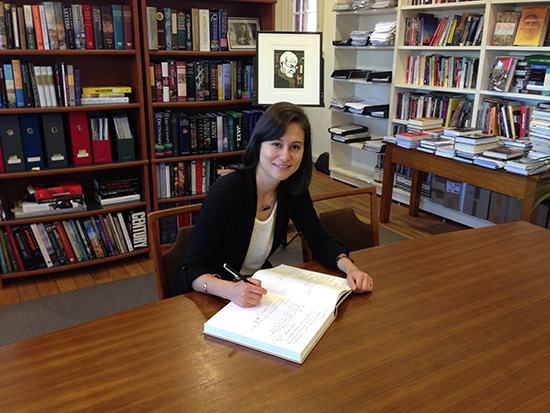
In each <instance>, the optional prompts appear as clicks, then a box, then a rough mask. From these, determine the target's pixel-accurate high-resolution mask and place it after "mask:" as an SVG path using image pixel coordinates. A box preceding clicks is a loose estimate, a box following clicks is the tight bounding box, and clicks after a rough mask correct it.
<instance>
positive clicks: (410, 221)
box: [0, 171, 466, 305]
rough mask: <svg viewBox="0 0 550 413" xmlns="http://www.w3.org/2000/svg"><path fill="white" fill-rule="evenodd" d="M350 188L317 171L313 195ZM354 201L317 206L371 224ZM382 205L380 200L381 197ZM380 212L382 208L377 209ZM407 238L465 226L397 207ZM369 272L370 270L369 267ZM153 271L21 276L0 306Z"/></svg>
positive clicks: (142, 261)
mask: <svg viewBox="0 0 550 413" xmlns="http://www.w3.org/2000/svg"><path fill="white" fill-rule="evenodd" d="M345 188H349V186H348V185H346V184H344V183H341V182H338V181H334V180H331V179H330V178H329V177H328V176H327V175H325V174H322V173H320V172H317V171H315V172H314V176H313V181H312V183H311V186H310V191H311V193H312V194H317V193H324V192H331V191H335V190H341V189H345ZM354 198H355V199H353V200H351V201H350V200H349V199H346V200H344V199H343V198H340V199H339V200H331V201H325V203H323V204H321V205H319V206H318V208H319V209H320V212H321V211H322V210H323V209H328V208H333V207H337V206H338V207H339V206H343V205H350V203H351V205H352V206H353V207H354V209H355V211H356V212H357V214H358V215H359V216H360V217H361V218H363V217H364V218H365V220H367V221H368V214H369V211H370V209H369V208H370V207H369V206H368V205H365V202H363V201H362V200H363V199H367V198H366V197H364V198H363V196H358V197H354ZM378 202H379V203H380V198H378ZM378 210H380V208H378ZM383 225H384V226H385V227H386V228H389V229H391V230H392V231H395V232H397V233H399V234H401V235H404V236H406V237H408V238H422V237H428V236H430V235H434V234H440V233H444V232H451V231H458V230H461V229H465V228H466V227H465V226H463V225H460V224H457V223H454V222H451V221H447V222H444V221H443V219H442V218H440V217H437V216H435V215H431V214H428V213H423V212H421V213H420V214H419V216H418V217H410V216H409V215H408V209H407V207H406V206H404V205H397V204H394V205H393V206H392V210H391V217H390V222H389V223H387V224H383ZM366 270H367V271H368V268H366ZM153 271H154V267H153V264H152V261H151V260H150V259H149V257H148V256H147V255H145V254H144V255H141V256H138V257H132V258H127V259H124V260H119V261H115V262H111V263H107V264H101V265H92V266H89V267H86V268H81V269H78V270H74V271H59V273H58V274H48V275H41V276H33V277H22V278H15V279H6V280H3V288H2V289H0V305H7V304H13V303H18V302H21V301H26V300H32V299H34V298H39V297H45V296H48V295H52V294H58V293H62V292H66V291H71V290H75V289H77V288H84V287H89V286H92V285H96V284H103V283H107V282H110V281H114V280H120V279H123V278H128V277H135V276H137V275H142V274H147V273H150V272H153Z"/></svg>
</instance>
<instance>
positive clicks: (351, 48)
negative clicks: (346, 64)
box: [334, 46, 393, 52]
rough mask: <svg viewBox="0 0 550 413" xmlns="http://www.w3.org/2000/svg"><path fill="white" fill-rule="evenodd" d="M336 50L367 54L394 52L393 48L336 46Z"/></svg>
mask: <svg viewBox="0 0 550 413" xmlns="http://www.w3.org/2000/svg"><path fill="white" fill-rule="evenodd" d="M334 49H335V50H355V51H359V50H361V51H365V52H379V51H392V52H393V46H376V47H375V46H334Z"/></svg>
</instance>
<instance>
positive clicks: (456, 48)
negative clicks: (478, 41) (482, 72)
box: [397, 46, 481, 53]
mask: <svg viewBox="0 0 550 413" xmlns="http://www.w3.org/2000/svg"><path fill="white" fill-rule="evenodd" d="M397 49H398V50H410V51H416V52H429V53H432V52H457V51H458V52H479V51H480V50H481V46H399V47H398V48H397Z"/></svg>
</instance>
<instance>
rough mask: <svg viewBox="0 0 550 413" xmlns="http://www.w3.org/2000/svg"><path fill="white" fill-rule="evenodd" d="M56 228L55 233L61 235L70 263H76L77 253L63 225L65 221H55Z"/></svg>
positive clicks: (60, 239) (60, 238)
mask: <svg viewBox="0 0 550 413" xmlns="http://www.w3.org/2000/svg"><path fill="white" fill-rule="evenodd" d="M53 225H54V228H55V233H56V234H57V236H58V237H59V241H60V242H61V244H62V245H63V250H64V251H65V254H66V255H67V258H68V260H69V263H70V264H74V263H76V262H77V258H76V255H75V252H74V250H73V248H72V246H71V243H70V241H69V237H68V235H67V232H66V231H65V227H64V226H63V223H62V222H61V221H55V222H54V224H53Z"/></svg>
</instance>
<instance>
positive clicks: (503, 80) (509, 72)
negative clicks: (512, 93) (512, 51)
mask: <svg viewBox="0 0 550 413" xmlns="http://www.w3.org/2000/svg"><path fill="white" fill-rule="evenodd" d="M517 63H518V58H516V57H510V56H501V57H497V58H496V62H495V66H494V67H493V72H492V73H491V77H490V79H489V90H496V91H499V92H508V90H509V89H510V85H511V84H512V80H513V78H514V71H515V70H516V66H517Z"/></svg>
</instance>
